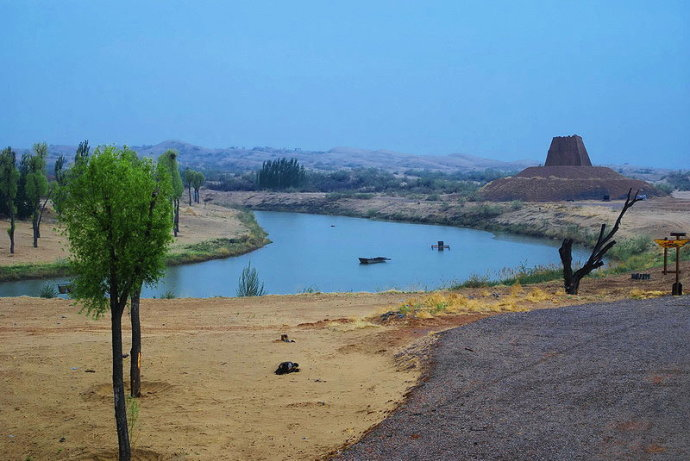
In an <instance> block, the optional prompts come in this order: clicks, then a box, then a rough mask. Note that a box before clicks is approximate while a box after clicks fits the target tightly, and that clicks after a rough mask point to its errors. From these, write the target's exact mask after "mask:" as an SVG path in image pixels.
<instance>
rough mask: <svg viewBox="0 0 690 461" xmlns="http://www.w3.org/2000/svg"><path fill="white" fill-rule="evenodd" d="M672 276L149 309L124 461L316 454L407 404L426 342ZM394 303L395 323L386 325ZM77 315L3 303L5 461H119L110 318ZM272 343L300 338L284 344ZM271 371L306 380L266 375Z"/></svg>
mask: <svg viewBox="0 0 690 461" xmlns="http://www.w3.org/2000/svg"><path fill="white" fill-rule="evenodd" d="M685 266H686V267H684V270H690V264H686V265H685ZM672 277H673V276H671V275H667V276H663V275H662V274H661V273H660V271H658V270H657V271H652V280H651V281H631V280H630V277H629V275H625V276H619V277H615V278H612V279H606V280H604V279H588V280H586V281H584V282H583V284H582V288H581V293H582V294H581V295H580V296H566V295H564V294H562V293H561V291H562V290H560V288H559V283H558V282H553V283H549V284H546V285H543V286H540V287H526V288H520V287H513V288H508V287H502V288H480V289H473V290H464V291H463V292H461V293H457V292H456V293H407V294H405V293H380V294H351V293H350V294H303V295H294V296H265V297H260V298H245V299H240V298H210V299H173V300H151V299H146V300H144V301H143V302H142V317H143V318H142V322H143V335H144V350H143V354H144V356H143V392H144V394H145V396H144V397H143V398H142V399H140V411H139V418H138V420H137V422H136V424H135V429H134V431H133V441H134V446H135V448H137V450H138V451H137V452H136V453H137V456H138V458H135V459H147V460H153V459H164V460H169V459H183V460H218V459H229V460H245V459H252V460H261V459H271V460H272V459H292V460H302V459H319V458H323V457H324V456H326V455H327V454H328V453H331V452H333V451H334V450H337V449H338V448H340V447H342V446H343V445H345V444H348V443H352V442H354V441H356V440H357V439H358V438H359V437H361V435H362V434H363V433H364V432H365V431H366V430H367V429H368V428H370V427H372V426H373V425H374V424H376V423H377V422H379V421H381V420H382V418H384V417H385V415H386V414H387V413H388V412H390V411H391V410H392V409H394V408H395V407H396V405H398V404H399V403H400V402H401V401H402V400H403V398H404V396H405V393H406V391H407V390H408V389H410V387H411V386H413V385H414V384H415V383H416V382H417V380H418V379H419V378H420V376H421V371H422V370H421V368H420V366H419V363H420V361H419V358H420V357H424V355H425V354H426V353H427V351H428V348H425V346H429V345H430V344H431V343H433V335H431V336H430V334H433V332H435V331H438V330H442V329H445V328H450V327H453V326H456V325H462V324H464V323H467V322H470V321H474V320H477V319H480V318H483V317H485V316H487V315H494V314H497V313H501V312H510V311H516V310H527V309H534V308H542V307H556V306H560V305H566V304H580V303H584V302H593V301H601V300H604V299H620V298H624V297H627V296H631V295H632V296H637V297H641V296H650V295H658V294H659V293H660V292H659V291H656V290H664V292H668V291H669V290H670V283H671V280H672ZM688 285H690V283H689V284H688ZM655 291H656V293H655ZM401 308H402V310H403V311H404V312H407V313H408V314H407V316H406V317H404V318H402V319H400V318H397V316H393V317H392V320H387V321H384V320H382V317H381V314H382V313H386V312H389V311H396V312H398V311H399V310H400V309H401ZM77 311H78V307H75V306H72V305H71V304H70V302H69V301H66V300H57V299H52V300H44V299H38V298H28V297H21V298H0V385H1V386H2V389H3V392H2V393H1V394H0V428H1V429H0V431H1V432H2V433H1V434H0V453H3V455H4V459H8V460H25V459H27V457H30V458H29V459H36V460H37V459H51V460H52V459H71V460H74V459H80V460H103V459H114V454H115V453H116V451H115V447H116V437H115V430H114V419H113V410H112V391H111V389H112V388H111V384H110V383H111V381H110V379H111V377H110V371H111V370H110V357H111V355H110V354H111V350H110V334H109V319H108V317H107V316H106V318H103V319H101V320H91V319H87V318H86V317H84V316H83V315H80V314H78V313H77ZM413 314H414V315H413ZM124 320H125V323H127V322H128V319H127V317H126V315H125V319H124ZM283 333H285V334H288V335H289V337H290V338H292V339H294V340H295V342H294V343H284V342H280V341H279V340H278V339H279V337H280V335H281V334H283ZM128 337H129V332H127V331H126V332H125V338H128ZM128 347H129V345H128V344H127V340H126V344H125V349H126V350H127V349H128ZM282 361H293V362H298V363H299V364H300V367H301V369H302V371H301V372H300V373H294V374H290V375H285V376H277V375H275V374H274V373H273V371H274V370H275V368H276V366H277V365H278V364H279V363H280V362H282ZM128 365H129V359H126V360H125V366H126V367H127V368H126V370H125V375H126V376H128Z"/></svg>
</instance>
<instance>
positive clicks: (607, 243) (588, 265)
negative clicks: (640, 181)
mask: <svg viewBox="0 0 690 461" xmlns="http://www.w3.org/2000/svg"><path fill="white" fill-rule="evenodd" d="M638 192H639V191H638ZM638 192H635V195H634V196H633V195H631V194H632V189H630V190H629V191H628V196H627V198H626V199H625V203H624V204H623V208H622V209H621V212H620V214H619V215H618V219H616V222H615V223H614V225H613V228H612V229H611V230H610V231H609V233H608V234H607V233H606V224H602V225H601V229H600V230H599V237H598V238H597V243H596V244H595V245H594V248H593V249H592V253H591V254H590V255H589V258H588V259H587V261H586V262H585V263H584V265H583V266H582V267H581V268H579V269H578V270H576V271H575V272H573V268H572V262H573V257H572V251H573V239H570V238H566V239H563V244H562V245H561V247H560V248H559V249H558V254H559V255H560V256H561V263H562V264H563V288H564V289H565V292H566V293H567V294H569V295H576V294H577V292H578V290H579V289H580V280H582V278H583V277H584V276H585V275H587V274H589V273H590V272H592V271H593V270H595V269H598V268H599V267H601V266H603V265H604V256H605V255H606V253H607V252H608V251H609V250H610V249H611V248H613V246H614V245H615V244H616V241H615V240H612V239H613V236H614V235H615V234H616V232H618V228H619V227H620V224H621V220H622V219H623V215H625V212H626V211H628V209H629V208H630V207H632V206H633V205H634V204H635V203H636V202H639V201H640V200H641V199H638V198H637V197H638V195H637V194H638Z"/></svg>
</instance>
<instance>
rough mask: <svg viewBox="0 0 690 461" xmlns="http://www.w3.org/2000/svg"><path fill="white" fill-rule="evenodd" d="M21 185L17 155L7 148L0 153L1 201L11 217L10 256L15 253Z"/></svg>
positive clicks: (9, 231)
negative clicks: (18, 198)
mask: <svg viewBox="0 0 690 461" xmlns="http://www.w3.org/2000/svg"><path fill="white" fill-rule="evenodd" d="M18 184H19V171H18V170H17V154H15V153H14V151H13V150H12V148H11V147H7V148H5V149H3V150H2V152H0V200H2V202H3V205H4V207H5V208H6V209H7V213H8V215H9V217H10V227H9V228H8V229H7V235H9V237H10V254H13V253H14V230H15V224H14V221H15V214H16V212H17V206H16V204H15V200H16V199H17V188H18Z"/></svg>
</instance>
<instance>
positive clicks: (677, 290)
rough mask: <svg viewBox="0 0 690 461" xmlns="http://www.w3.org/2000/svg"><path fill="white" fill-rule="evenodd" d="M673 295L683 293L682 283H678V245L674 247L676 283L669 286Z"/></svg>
mask: <svg viewBox="0 0 690 461" xmlns="http://www.w3.org/2000/svg"><path fill="white" fill-rule="evenodd" d="M671 294H672V295H673V296H680V295H682V294H683V285H682V284H681V283H680V247H679V246H678V247H676V283H674V284H673V288H671Z"/></svg>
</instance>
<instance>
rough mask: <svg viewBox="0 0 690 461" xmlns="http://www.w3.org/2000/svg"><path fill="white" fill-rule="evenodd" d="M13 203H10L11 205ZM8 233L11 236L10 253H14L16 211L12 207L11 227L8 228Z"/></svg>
mask: <svg viewBox="0 0 690 461" xmlns="http://www.w3.org/2000/svg"><path fill="white" fill-rule="evenodd" d="M11 206H12V205H10V207H11ZM7 234H8V235H9V236H10V254H12V255H13V254H14V213H13V212H12V211H11V208H10V228H9V229H7Z"/></svg>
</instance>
